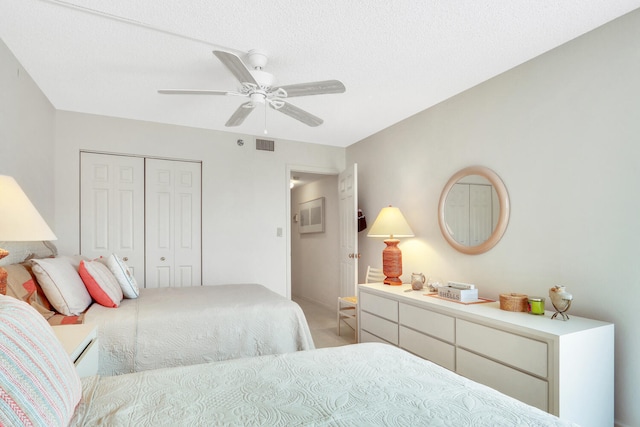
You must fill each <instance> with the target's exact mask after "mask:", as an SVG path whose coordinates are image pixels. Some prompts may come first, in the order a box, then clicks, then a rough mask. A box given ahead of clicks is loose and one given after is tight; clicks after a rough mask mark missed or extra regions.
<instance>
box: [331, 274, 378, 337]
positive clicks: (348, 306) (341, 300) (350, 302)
mask: <svg viewBox="0 0 640 427" xmlns="http://www.w3.org/2000/svg"><path fill="white" fill-rule="evenodd" d="M384 279H385V275H384V273H382V269H381V268H375V267H371V266H368V267H367V276H366V278H365V281H364V282H365V283H382V282H383V281H384ZM346 319H353V322H354V323H355V326H354V329H355V331H356V342H358V297H357V296H352V297H338V335H340V326H341V323H342V322H345V323H346V324H347V325H349V324H348V323H347V322H346ZM349 326H351V325H349Z"/></svg>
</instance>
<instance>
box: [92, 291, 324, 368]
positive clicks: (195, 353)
mask: <svg viewBox="0 0 640 427" xmlns="http://www.w3.org/2000/svg"><path fill="white" fill-rule="evenodd" d="M84 323H91V324H96V325H98V343H99V345H100V361H99V370H98V372H99V374H101V375H117V374H123V373H129V372H138V371H144V370H148V369H156V368H162V367H171V366H182V365H192V364H196V363H203V362H210V361H219V360H227V359H234V358H241V357H249V356H257V355H265V354H278V353H287V352H293V351H298V350H309V349H313V348H314V344H313V339H312V338H311V333H310V331H309V326H308V324H307V321H306V319H305V317H304V313H303V312H302V309H301V308H300V306H298V304H296V303H295V302H293V301H290V300H288V299H286V298H284V297H282V296H281V295H278V294H276V293H275V292H272V291H270V290H268V289H267V288H265V287H264V286H262V285H257V284H239V285H220V286H198V287H186V288H160V289H140V296H139V297H138V298H136V299H125V300H123V301H122V303H121V304H120V307H118V308H117V309H112V308H107V307H104V306H101V305H99V304H93V305H92V306H91V307H90V308H89V310H87V312H86V313H85V315H84Z"/></svg>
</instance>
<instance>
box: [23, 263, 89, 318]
mask: <svg viewBox="0 0 640 427" xmlns="http://www.w3.org/2000/svg"><path fill="white" fill-rule="evenodd" d="M31 262H32V263H33V264H32V268H33V272H34V273H35V275H36V277H37V278H38V283H40V286H42V290H43V291H44V293H45V295H46V296H47V299H48V300H49V302H50V303H51V305H53V307H55V309H56V311H57V312H59V313H62V314H64V315H65V316H77V315H79V314H80V313H82V312H83V311H85V310H86V309H87V307H89V305H91V302H92V300H91V295H89V292H88V291H87V288H85V286H84V283H83V282H82V279H81V278H80V275H79V274H78V272H77V271H76V269H75V268H74V267H73V265H72V264H71V260H70V259H69V258H68V257H65V256H61V257H58V258H45V259H34V260H32V261H31Z"/></svg>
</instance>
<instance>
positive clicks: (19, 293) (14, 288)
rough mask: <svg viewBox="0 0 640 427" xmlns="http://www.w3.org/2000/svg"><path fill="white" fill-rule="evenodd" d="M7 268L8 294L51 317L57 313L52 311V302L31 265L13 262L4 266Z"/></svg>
mask: <svg viewBox="0 0 640 427" xmlns="http://www.w3.org/2000/svg"><path fill="white" fill-rule="evenodd" d="M4 269H5V270H7V273H8V277H7V295H9V296H10V297H14V298H16V299H19V300H20V301H24V302H26V303H27V304H29V305H31V306H32V307H33V308H35V309H36V310H37V311H38V313H40V314H42V315H43V316H44V318H45V319H49V318H50V317H51V316H53V315H54V314H55V312H53V311H51V308H52V307H51V304H50V303H49V301H48V300H47V297H46V296H45V295H44V291H43V290H42V288H41V287H40V285H39V284H38V281H37V280H36V277H35V276H34V275H33V273H32V271H31V267H30V266H27V265H25V264H11V265H7V266H5V267H4Z"/></svg>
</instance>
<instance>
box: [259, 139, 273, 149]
mask: <svg viewBox="0 0 640 427" xmlns="http://www.w3.org/2000/svg"><path fill="white" fill-rule="evenodd" d="M256 150H262V151H275V142H274V141H271V140H268V139H258V138H256Z"/></svg>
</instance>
